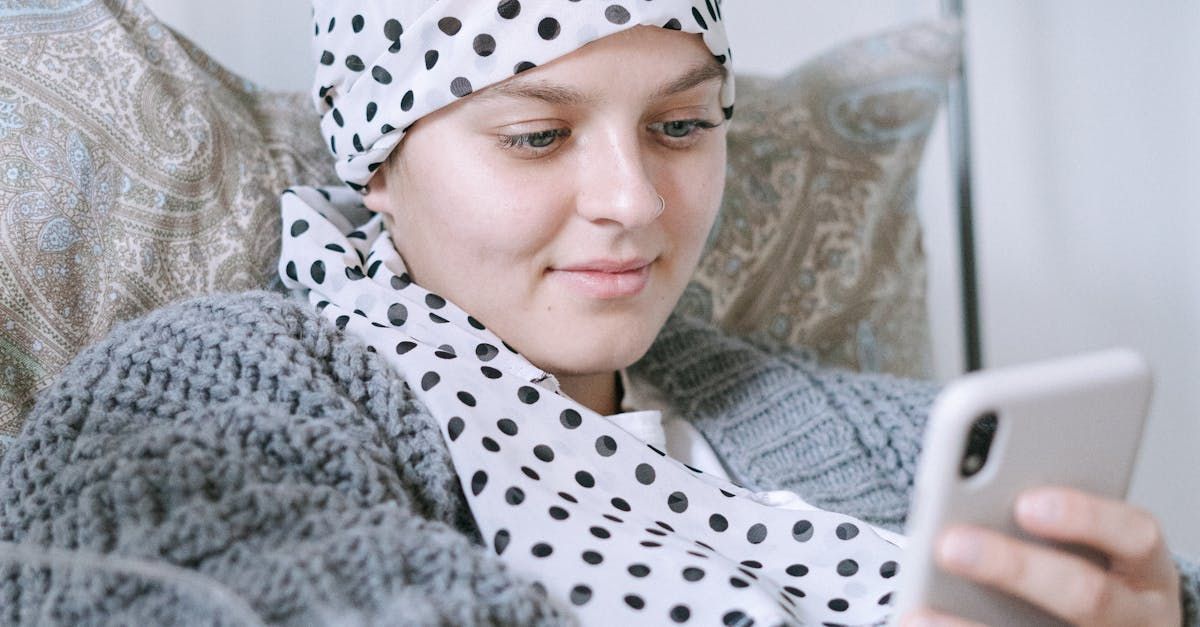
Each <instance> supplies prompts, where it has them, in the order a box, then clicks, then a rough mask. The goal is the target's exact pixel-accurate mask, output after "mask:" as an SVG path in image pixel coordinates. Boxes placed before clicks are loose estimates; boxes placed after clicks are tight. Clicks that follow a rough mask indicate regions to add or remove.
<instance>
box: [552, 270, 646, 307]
mask: <svg viewBox="0 0 1200 627" xmlns="http://www.w3.org/2000/svg"><path fill="white" fill-rule="evenodd" d="M636 263H637V264H640V265H636V266H635V267H630V266H633V265H634V264H632V263H609V264H604V263H597V264H586V265H584V266H580V267H577V268H551V269H550V276H552V277H554V278H555V279H557V280H559V281H562V282H564V283H565V284H566V285H567V287H569V288H571V289H573V290H575V291H577V292H579V293H581V294H583V295H585V296H590V297H592V298H600V299H613V298H627V297H630V296H636V295H637V294H639V293H640V292H641V291H642V290H643V289H645V288H646V284H647V283H649V282H650V266H651V265H652V264H653V262H636ZM606 266H607V267H609V268H614V269H613V270H608V269H604V270H600V269H596V268H599V267H606ZM618 268H619V269H618Z"/></svg>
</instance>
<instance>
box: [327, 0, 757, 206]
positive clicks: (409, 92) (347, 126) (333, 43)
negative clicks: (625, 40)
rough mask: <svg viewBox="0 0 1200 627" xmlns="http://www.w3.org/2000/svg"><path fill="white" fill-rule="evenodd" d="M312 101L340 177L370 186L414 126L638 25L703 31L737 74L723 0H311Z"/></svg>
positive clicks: (727, 100) (358, 186) (725, 95)
mask: <svg viewBox="0 0 1200 627" xmlns="http://www.w3.org/2000/svg"><path fill="white" fill-rule="evenodd" d="M313 21H314V23H313V32H314V38H313V53H314V54H315V56H316V58H317V72H316V77H315V79H314V84H313V99H314V104H315V106H316V107H317V111H318V112H320V113H321V116H322V118H321V131H322V133H323V134H324V136H325V139H326V141H327V143H328V148H329V150H330V152H331V153H333V155H334V157H335V158H336V159H337V163H336V168H337V173H338V176H339V177H340V178H341V179H342V180H343V181H344V182H345V183H346V184H347V185H349V186H350V187H351V188H353V189H355V190H358V191H360V192H361V191H363V189H364V188H365V186H366V184H367V181H369V180H370V178H371V176H372V175H373V174H374V172H375V170H376V169H377V168H379V167H380V165H381V164H382V163H383V162H384V160H386V159H387V156H388V154H389V153H391V151H392V149H393V148H395V147H396V146H397V145H398V144H399V143H400V140H401V139H403V137H404V132H405V130H406V129H407V128H408V127H409V126H410V125H411V124H412V123H413V122H415V121H417V120H418V119H420V118H421V117H423V116H426V115H428V114H430V113H432V112H434V111H436V110H438V109H440V108H441V107H444V106H446V105H448V104H450V103H452V102H454V101H455V100H457V99H459V98H463V97H466V96H468V95H469V94H471V93H472V92H474V91H477V90H481V89H483V88H485V87H487V86H488V85H492V84H494V83H498V82H500V81H503V80H505V79H507V78H509V77H511V76H514V75H516V74H519V73H521V72H524V71H526V70H528V69H531V68H534V67H537V66H538V65H541V64H544V63H547V62H549V61H552V60H554V59H556V58H558V57H561V56H563V55H566V54H568V53H570V52H572V51H574V50H576V49H578V48H579V47H581V46H583V45H584V44H586V43H588V42H590V41H594V40H596V39H600V38H602V37H605V36H607V35H611V34H613V33H616V32H618V31H622V30H625V29H628V28H632V27H634V26H639V25H648V26H659V27H662V28H668V29H672V30H677V31H682V32H686V33H695V34H698V35H700V36H701V37H702V38H703V40H704V43H705V44H706V45H707V47H708V49H709V51H711V52H712V54H713V56H714V57H715V58H716V60H717V61H719V62H720V63H721V64H722V65H724V66H725V67H726V68H727V69H729V78H728V79H727V80H726V81H725V85H724V87H723V88H722V90H721V95H720V97H721V106H722V107H723V108H724V110H725V117H726V119H728V118H730V117H732V115H733V101H734V82H733V72H732V52H731V51H730V49H729V41H728V40H727V39H726V36H725V27H724V23H723V21H722V16H721V0H621V1H615V0H500V1H496V0H358V1H355V2H346V1H345V0H314V2H313Z"/></svg>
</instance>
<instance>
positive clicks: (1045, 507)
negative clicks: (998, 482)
mask: <svg viewBox="0 0 1200 627" xmlns="http://www.w3.org/2000/svg"><path fill="white" fill-rule="evenodd" d="M1060 511H1061V504H1060V501H1059V499H1058V497H1056V496H1054V495H1053V494H1050V493H1047V492H1037V493H1034V494H1030V495H1027V496H1024V497H1021V499H1020V500H1019V501H1017V514H1018V515H1020V516H1021V517H1022V518H1027V519H1030V520H1033V521H1036V522H1040V523H1043V524H1049V523H1053V522H1055V521H1057V520H1058V515H1059V512H1060Z"/></svg>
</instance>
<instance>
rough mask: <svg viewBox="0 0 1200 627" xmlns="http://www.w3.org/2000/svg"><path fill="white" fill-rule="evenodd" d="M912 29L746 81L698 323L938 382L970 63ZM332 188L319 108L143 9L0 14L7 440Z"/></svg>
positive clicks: (265, 247) (20, 1)
mask: <svg viewBox="0 0 1200 627" xmlns="http://www.w3.org/2000/svg"><path fill="white" fill-rule="evenodd" d="M905 32H907V33H908V34H907V35H905V34H897V35H889V36H885V37H883V38H880V39H878V40H875V41H877V43H874V44H873V43H871V42H860V43H857V44H854V45H852V46H851V47H849V48H846V49H845V50H844V51H843V52H837V53H833V54H832V55H831V56H827V57H824V58H822V59H819V60H818V61H817V62H816V64H815V65H812V66H806V67H805V69H802V70H801V71H799V72H798V73H796V74H794V75H792V76H791V77H789V78H787V79H784V80H783V81H780V82H778V83H777V84H772V83H767V82H762V81H754V80H752V79H749V78H745V79H741V78H740V77H739V80H741V81H742V82H741V85H742V86H744V87H742V88H741V89H742V94H743V95H739V104H738V115H737V116H735V127H734V128H733V129H732V132H731V135H730V148H731V151H730V171H731V174H730V177H729V180H730V185H729V192H728V197H727V207H726V209H725V211H724V217H723V221H722V222H721V223H720V224H719V226H718V227H717V228H716V229H715V230H714V233H713V237H712V242H711V251H710V253H709V255H708V257H707V258H706V259H705V261H704V265H703V267H702V268H701V270H700V272H699V274H698V276H697V280H696V283H695V285H694V286H693V287H692V288H691V289H690V291H689V293H688V297H687V299H686V300H685V302H684V303H683V304H682V305H681V306H682V307H684V308H685V309H689V311H692V312H693V313H700V314H701V315H706V316H713V317H715V318H716V319H718V320H719V321H721V322H722V323H724V324H725V325H726V326H728V327H730V328H733V329H736V330H738V331H744V332H753V331H756V330H759V331H764V330H765V331H769V332H772V333H774V334H776V335H778V336H780V337H784V338H787V339H788V340H790V341H799V342H811V343H812V345H813V347H814V348H815V349H816V350H817V351H818V352H819V353H821V354H822V355H824V356H828V357H829V358H830V361H832V362H834V363H849V364H853V365H862V366H866V367H871V368H881V369H882V368H897V371H900V372H905V373H916V372H922V370H921V368H915V367H912V365H913V364H923V363H924V362H923V361H922V360H924V359H926V357H925V355H926V353H927V346H926V344H927V340H926V330H925V320H924V312H923V309H922V308H921V303H922V302H923V300H922V298H923V296H922V294H923V292H922V290H921V287H922V282H921V278H922V277H923V274H922V273H923V269H922V265H923V261H922V258H921V252H920V246H919V237H918V233H917V230H916V222H915V218H914V217H913V216H912V213H911V210H910V206H911V201H912V174H913V169H914V168H915V166H916V162H917V160H918V158H919V155H920V150H921V142H922V140H923V138H924V135H925V133H926V132H927V130H928V125H929V121H930V119H931V118H932V117H933V114H934V111H935V110H936V100H935V99H936V97H937V94H938V93H939V90H940V86H941V80H942V77H943V76H944V74H945V71H946V68H947V67H949V66H950V65H951V63H952V59H953V58H954V57H955V56H956V49H955V40H954V37H953V34H952V33H951V32H950V31H948V30H939V29H937V28H929V27H922V28H918V29H915V30H911V31H905ZM873 46H883V48H881V49H879V50H883V51H884V52H879V51H877V50H876V49H875V48H873ZM838 55H843V56H842V57H839V56H838ZM893 57H895V58H893ZM897 59H899V60H897ZM809 90H815V91H812V93H808V92H809ZM335 180H336V179H335V177H334V174H333V168H332V162H331V159H330V158H329V157H328V155H327V153H326V152H325V148H324V145H323V144H322V142H321V139H320V136H319V133H318V132H317V118H316V116H315V115H314V114H312V112H311V108H310V105H309V102H308V99H307V97H305V96H303V95H301V94H276V93H267V92H263V91H261V90H259V89H257V88H255V87H254V86H253V85H250V84H248V83H247V82H245V81H244V80H242V79H240V78H238V77H236V76H234V75H232V74H230V73H229V72H227V71H225V70H224V69H223V68H221V67H220V66H219V65H218V64H216V63H215V62H214V61H212V60H211V59H210V58H209V57H208V56H207V55H205V54H204V53H203V52H202V51H200V50H199V49H198V48H197V47H196V46H194V45H193V44H191V43H190V42H188V41H187V40H185V39H184V38H182V37H181V36H179V35H178V34H176V33H174V32H173V31H171V30H170V29H169V28H167V27H166V26H165V25H163V24H162V23H161V22H159V21H158V20H157V19H156V18H155V17H154V16H153V15H152V14H151V13H150V12H149V11H148V10H147V9H146V8H145V7H144V6H143V5H142V4H141V2H139V1H138V0H125V1H123V2H103V1H100V0H11V1H9V2H4V3H0V448H2V447H3V436H5V435H11V434H15V433H16V432H17V431H18V430H19V429H20V425H21V421H22V418H23V416H24V414H25V413H26V412H27V411H28V409H29V408H30V406H31V405H32V399H33V397H34V395H35V393H36V391H37V390H39V389H41V388H42V387H44V386H45V385H47V384H48V383H49V382H50V381H51V380H52V379H53V378H54V377H55V376H56V375H57V373H58V372H60V371H61V370H62V368H63V367H64V366H65V365H66V364H67V363H68V362H69V361H70V360H71V358H72V357H73V356H74V355H75V353H76V352H77V351H78V350H79V349H80V348H81V347H83V346H85V345H87V344H89V343H91V342H94V341H96V340H98V339H99V338H101V337H103V336H104V335H105V334H106V333H107V332H108V330H109V329H110V328H111V327H112V326H113V325H114V324H115V323H117V322H119V321H121V320H125V319H128V318H131V317H134V316H137V315H139V314H141V313H143V312H145V311H147V310H150V309H153V308H156V307H159V306H162V305H164V304H166V303H169V302H171V301H175V300H178V299H181V298H186V297H190V296H194V295H199V294H203V293H208V292H213V291H229V290H243V289H250V288H259V287H263V286H265V285H267V284H268V282H269V281H270V279H271V277H273V275H274V264H275V260H276V255H277V252H278V232H279V228H278V219H279V218H278V193H279V191H280V190H281V189H283V188H284V187H286V186H287V185H289V184H292V183H294V182H308V183H333V182H334V181H335ZM780 267H783V268H789V269H791V270H789V271H788V272H784V273H780V272H776V271H775V269H776V268H780ZM863 355H866V356H867V357H865V358H864V357H863ZM922 367H923V366H922Z"/></svg>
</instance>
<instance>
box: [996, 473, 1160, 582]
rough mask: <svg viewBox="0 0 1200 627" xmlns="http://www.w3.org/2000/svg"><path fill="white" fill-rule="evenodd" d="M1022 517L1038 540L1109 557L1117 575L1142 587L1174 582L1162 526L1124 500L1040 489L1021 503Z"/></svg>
mask: <svg viewBox="0 0 1200 627" xmlns="http://www.w3.org/2000/svg"><path fill="white" fill-rule="evenodd" d="M1016 518H1017V523H1018V524H1020V525H1021V526H1022V527H1023V528H1024V529H1025V530H1026V531H1029V532H1030V533H1032V534H1034V535H1037V536H1041V537H1043V538H1048V539H1051V540H1057V541H1061V542H1069V543H1072V544H1082V545H1087V546H1090V547H1093V548H1096V549H1099V550H1100V551H1102V552H1104V553H1106V554H1108V555H1109V557H1110V558H1111V560H1112V563H1111V567H1112V570H1113V572H1115V573H1118V574H1120V575H1123V576H1126V577H1127V578H1128V579H1129V580H1130V581H1131V582H1133V583H1135V584H1136V586H1137V587H1142V586H1143V585H1158V584H1162V583H1165V582H1170V581H1171V580H1172V578H1173V577H1174V576H1175V567H1174V564H1173V563H1172V562H1171V556H1170V553H1169V552H1168V551H1167V545H1166V541H1165V540H1164V539H1163V534H1162V528H1161V527H1160V526H1159V524H1158V521H1157V520H1155V518H1154V516H1152V515H1150V514H1149V513H1148V512H1146V511H1144V510H1142V509H1139V508H1137V507H1134V506H1133V505H1130V504H1129V503H1125V502H1124V501H1116V500H1112V499H1106V498H1102V497H1098V496H1095V495H1091V494H1088V493H1085V492H1080V491H1078V490H1074V489H1070V488H1038V489H1035V490H1029V491H1027V492H1025V493H1024V494H1022V495H1021V497H1020V498H1018V499H1017V506H1016Z"/></svg>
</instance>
